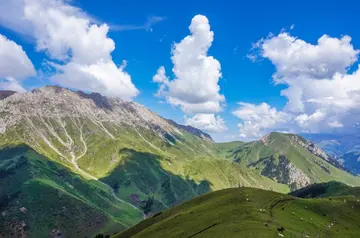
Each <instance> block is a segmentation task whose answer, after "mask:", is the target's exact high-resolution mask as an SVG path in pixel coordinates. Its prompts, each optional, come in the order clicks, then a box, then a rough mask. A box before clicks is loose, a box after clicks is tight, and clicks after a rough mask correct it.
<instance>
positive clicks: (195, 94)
mask: <svg viewBox="0 0 360 238" xmlns="http://www.w3.org/2000/svg"><path fill="white" fill-rule="evenodd" d="M189 30H190V35H188V36H186V37H185V38H184V39H182V40H181V41H180V42H179V43H175V44H174V45H173V47H172V51H171V54H172V56H171V61H172V63H173V64H174V66H173V68H172V72H173V74H174V78H173V79H170V78H169V77H168V76H166V72H165V68H164V67H163V66H161V67H160V68H159V69H158V71H157V74H156V75H155V76H154V77H153V82H155V83H158V84H159V90H158V92H157V94H156V95H157V96H160V97H165V98H166V101H167V102H168V103H170V104H172V105H175V106H179V107H180V108H181V109H182V111H184V112H185V113H186V114H195V116H194V117H193V118H192V119H189V118H188V119H187V120H186V121H187V122H188V124H191V125H193V126H197V127H199V128H200V127H202V128H211V130H212V131H216V130H218V131H221V130H223V129H224V128H225V127H224V126H223V125H222V124H223V120H222V121H221V122H220V118H219V117H216V116H215V115H214V113H218V112H220V111H221V110H222V103H223V102H224V101H225V97H224V95H221V94H220V86H219V84H218V83H219V79H220V78H221V76H222V75H221V65H220V62H219V61H218V60H217V59H215V58H214V57H212V56H209V55H208V51H209V48H210V47H211V45H212V42H213V40H214V32H213V31H211V29H210V24H209V20H208V19H207V18H206V17H205V16H203V15H196V16H194V17H193V19H192V21H191V24H190V26H189ZM205 114H207V115H206V116H205ZM205 118H206V119H207V123H206V125H205V124H204V125H200V121H201V122H202V123H204V122H205ZM199 119H201V120H199ZM215 120H218V121H217V122H215ZM214 122H215V123H214ZM214 126H217V127H218V129H214V128H213V127H214ZM207 130H209V129H207Z"/></svg>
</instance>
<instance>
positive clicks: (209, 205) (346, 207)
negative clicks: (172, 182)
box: [114, 188, 360, 238]
mask: <svg viewBox="0 0 360 238" xmlns="http://www.w3.org/2000/svg"><path fill="white" fill-rule="evenodd" d="M345 198H346V199H347V202H346V203H345V202H344V197H333V198H332V199H331V200H330V199H328V198H326V199H325V198H324V199H301V198H296V197H292V196H289V195H283V194H279V193H275V192H270V191H265V190H259V189H254V188H237V189H236V188H233V189H225V190H221V191H216V192H212V193H209V194H206V195H203V196H200V197H197V198H195V199H193V200H191V201H188V202H185V203H183V204H181V205H179V206H176V207H174V208H171V209H169V210H167V211H165V212H163V213H159V214H156V215H155V216H153V217H151V218H149V219H146V220H144V221H142V222H140V223H139V224H137V225H136V226H134V227H132V228H130V229H129V230H127V231H125V232H123V233H120V234H118V235H116V236H114V237H116V238H125V237H179V238H181V237H186V238H187V237H194V236H196V237H278V230H277V229H278V228H280V227H284V228H285V231H284V233H283V234H284V236H285V237H300V235H301V234H302V236H301V237H305V235H308V236H310V237H317V235H318V237H327V238H328V237H359V236H360V228H359V224H358V222H359V220H360V203H359V202H357V201H356V198H353V197H349V196H347V197H345ZM247 199H248V201H247ZM260 209H265V212H261V211H260ZM331 223H333V224H334V225H333V226H330V228H329V225H330V224H331ZM266 224H267V225H266Z"/></svg>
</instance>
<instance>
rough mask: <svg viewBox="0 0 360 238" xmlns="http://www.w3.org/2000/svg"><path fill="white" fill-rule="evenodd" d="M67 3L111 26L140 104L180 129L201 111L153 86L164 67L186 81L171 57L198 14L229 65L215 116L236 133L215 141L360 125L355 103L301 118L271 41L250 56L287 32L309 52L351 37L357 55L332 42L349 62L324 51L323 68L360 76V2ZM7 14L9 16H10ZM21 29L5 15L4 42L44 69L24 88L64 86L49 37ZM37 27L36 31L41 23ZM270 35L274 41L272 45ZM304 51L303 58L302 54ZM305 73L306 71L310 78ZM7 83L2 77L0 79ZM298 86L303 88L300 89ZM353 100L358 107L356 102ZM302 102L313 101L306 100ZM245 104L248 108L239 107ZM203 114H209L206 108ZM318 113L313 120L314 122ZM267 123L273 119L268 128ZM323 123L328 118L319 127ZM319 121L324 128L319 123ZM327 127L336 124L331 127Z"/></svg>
mask: <svg viewBox="0 0 360 238" xmlns="http://www.w3.org/2000/svg"><path fill="white" fill-rule="evenodd" d="M16 1H18V2H19V4H20V5H22V4H26V3H24V1H23V0H16ZM36 1H38V2H39V4H44V5H46V4H47V3H44V2H47V1H45V0H36ZM5 2H10V1H8V0H5V1H4V3H2V4H3V5H1V4H0V13H1V12H2V11H4V9H7V10H6V11H9V9H11V7H13V6H8V5H11V4H8V5H7V3H5ZM25 2H26V0H25ZM49 2H51V0H49ZM62 4H63V5H70V6H74V7H76V8H77V9H79V11H80V12H82V13H84V14H86V18H89V19H91V23H90V24H96V25H102V24H104V23H106V24H108V25H109V26H110V30H109V31H108V33H107V37H108V38H110V39H112V40H113V41H114V43H115V45H116V48H115V49H114V51H112V52H111V58H112V61H113V62H114V63H115V64H116V65H121V63H122V61H123V60H126V61H127V65H126V68H125V71H126V72H127V73H128V74H129V75H130V76H131V81H132V83H133V85H134V86H135V87H136V89H137V90H138V91H139V94H138V95H137V96H134V97H133V100H134V101H136V102H138V103H141V104H143V105H145V106H146V107H148V108H149V109H151V110H153V111H155V112H157V113H159V114H160V115H162V116H164V117H166V118H171V119H173V120H175V121H177V122H179V123H185V122H186V121H185V119H184V116H185V115H186V116H187V117H188V118H190V117H192V116H194V115H195V114H196V113H198V111H196V112H191V113H187V112H185V111H184V110H181V108H180V107H179V106H174V105H173V104H171V103H169V102H167V101H166V99H164V98H159V97H155V96H154V95H155V94H156V92H157V90H158V87H159V85H158V84H156V83H154V82H152V78H153V76H154V75H155V74H156V72H157V70H158V68H159V67H160V66H164V68H165V69H166V73H167V75H168V77H169V78H170V79H174V78H176V75H174V74H172V73H171V69H172V68H173V67H174V64H173V62H172V61H171V58H170V57H171V47H172V45H173V44H174V43H179V42H180V41H181V40H182V39H184V37H186V36H187V35H189V34H190V32H189V29H188V27H189V25H190V23H191V20H192V18H193V17H194V16H196V15H198V14H201V15H203V16H205V17H206V18H207V19H208V21H209V25H210V28H211V31H213V32H214V38H213V41H212V45H211V47H210V48H209V49H208V51H207V56H213V57H214V58H215V59H216V60H217V61H218V62H219V63H220V64H221V73H222V78H220V79H219V82H218V85H219V87H220V91H219V94H221V95H224V96H225V100H224V101H222V102H221V103H222V111H220V112H218V111H211V113H212V114H215V115H216V116H220V117H221V118H222V119H223V120H224V121H225V126H226V128H227V130H221V132H212V131H211V130H210V134H211V135H212V136H213V137H214V138H215V139H216V140H218V141H227V140H234V139H252V138H255V137H258V136H261V135H262V134H264V133H266V132H268V131H271V130H279V131H290V132H310V133H311V132H314V133H320V132H331V133H343V132H348V131H349V129H348V128H350V127H351V128H353V127H352V126H353V125H354V123H356V121H347V120H345V119H344V118H346V117H348V116H349V115H357V114H358V112H357V111H356V110H355V109H353V108H355V106H354V105H352V107H351V109H349V107H350V106H348V104H346V105H347V106H346V110H347V112H346V114H341V116H334V115H339V112H340V111H341V112H343V111H344V109H343V107H342V108H340V109H339V110H338V111H333V110H330V109H327V110H325V109H324V108H325V107H324V105H325V104H324V103H323V104H321V105H322V106H321V105H320V106H317V107H316V108H314V106H313V105H311V106H308V107H305V109H303V110H302V111H296V110H293V109H294V108H293V107H292V108H291V107H290V106H289V107H288V108H285V109H284V107H285V106H286V104H287V102H289V101H292V99H291V98H289V97H285V96H282V95H281V91H282V90H284V89H286V88H289V85H294V83H293V82H294V81H291V80H293V74H290V73H289V72H285V73H284V72H282V71H281V70H279V67H280V65H283V62H282V61H281V62H280V63H279V61H277V59H276V57H275V56H274V54H272V55H270V53H269V55H270V56H269V55H266V54H265V53H266V52H265V50H264V49H265V48H264V46H266V43H270V42H266V41H263V42H259V43H260V45H259V46H258V47H257V49H256V53H254V54H256V56H257V60H256V62H253V61H252V60H250V59H249V58H248V57H247V55H249V54H251V53H252V52H251V48H252V43H256V42H258V41H259V40H260V39H262V38H265V39H271V38H272V39H275V38H276V37H278V36H279V35H278V34H279V33H281V32H286V34H287V35H288V36H292V37H294V39H301V40H303V41H304V42H306V44H309V45H315V46H316V45H317V44H318V43H317V41H318V39H319V38H320V37H321V36H322V35H324V34H326V35H328V36H329V37H332V38H336V39H341V37H342V36H344V35H347V36H350V37H351V38H352V40H351V43H347V44H348V45H350V46H351V47H350V48H353V50H352V51H351V49H350V51H351V52H350V53H348V54H345V53H344V52H349V49H348V48H347V49H340V50H334V51H332V49H331V47H336V46H333V45H331V44H330V43H329V44H330V46H329V47H330V48H327V47H324V49H328V51H327V52H335V53H334V56H335V57H338V58H339V59H344V61H345V63H343V62H342V61H341V62H338V61H336V62H332V61H331V62H328V61H324V58H326V54H327V53H324V52H325V50H324V51H321V52H320V53H316V54H318V55H319V57H317V58H316V60H318V61H319V62H320V63H321V64H322V65H324V67H325V68H326V70H327V71H332V68H334V73H333V74H332V75H324V76H323V78H321V79H325V78H326V79H329V80H334V79H333V77H334V75H335V73H341V74H344V75H346V74H351V73H352V72H353V71H354V72H355V71H356V70H357V63H356V60H357V56H358V55H357V52H356V50H357V49H358V48H359V47H360V32H359V30H358V27H357V21H356V20H357V19H358V9H359V5H358V4H357V3H355V1H349V2H346V1H341V3H340V2H339V1H301V2H300V1H299V2H298V3H292V4H291V5H290V4H289V2H288V1H265V0H264V1H256V3H255V2H254V1H181V2H176V3H173V2H172V1H144V0H143V1H115V0H104V1H101V3H100V1H94V0H92V1H82V0H73V1H66V2H63V3H62ZM1 8H3V9H2V10H1ZM5 17H6V16H5ZM151 19H153V20H154V19H158V21H157V22H153V24H150V23H151ZM12 21H16V20H11V21H10V23H9V22H8V21H7V20H6V19H4V17H3V18H2V19H1V18H0V25H1V27H0V34H1V35H3V36H5V37H6V38H7V39H8V40H11V41H14V42H16V44H18V45H20V46H21V47H22V48H23V50H24V52H25V53H26V54H27V56H28V58H29V59H30V60H31V62H32V64H33V66H34V68H35V70H36V74H29V75H30V76H29V77H27V78H26V79H22V80H21V85H22V87H23V88H25V89H27V90H29V89H31V88H33V87H38V86H42V85H45V84H59V83H58V82H59V81H56V83H54V81H53V80H51V79H50V76H49V75H48V74H47V75H42V73H39V72H42V71H46V70H44V62H45V61H46V60H49V58H51V57H50V56H49V53H48V52H47V51H46V50H39V49H38V48H37V47H36V40H38V39H39V36H34V35H33V34H32V33H31V32H30V33H29V32H26V30H23V29H18V28H17V25H16V24H15V23H16V22H15V23H14V22H12ZM149 21H150V22H149ZM34 22H35V20H34ZM32 24H35V23H33V22H32ZM270 32H272V33H273V34H274V36H271V37H269V38H266V37H267V36H268V35H269V33H270ZM69 34H71V32H69ZM37 37H38V38H37ZM339 44H342V43H339ZM344 44H345V43H344ZM72 50H74V49H72ZM276 50H278V52H280V54H281V53H284V52H285V51H286V49H282V48H279V49H276ZM258 51H259V52H260V53H258ZM264 52H265V53H264ZM295 53H299V55H300V54H302V53H301V51H300V50H297V51H295ZM304 54H305V55H309V54H310V53H309V52H305V53H304ZM302 55H303V54H302ZM354 57H355V58H356V60H354ZM347 59H348V60H347ZM290 60H291V59H290ZM305 61H306V62H305V63H304V65H317V64H318V63H317V62H315V60H313V61H310V60H308V59H306V60H305ZM303 62H304V60H299V62H298V64H300V65H302V63H303ZM309 62H310V63H309ZM295 63H297V62H295ZM295 63H294V64H295ZM320 63H319V64H320ZM61 64H64V62H62V63H61ZM292 65H293V64H292ZM339 65H340V66H339ZM342 66H344V67H345V68H346V69H345V68H344V67H342ZM348 68H350V70H348ZM0 69H1V67H0ZM303 71H306V70H303ZM303 71H301V72H302V73H303ZM275 72H278V73H279V72H280V74H282V76H281V77H282V78H285V79H284V82H285V83H284V82H283V83H280V84H278V85H275V83H274V79H273V77H272V75H273V74H274V73H275ZM47 73H49V72H47ZM292 73H293V71H292ZM1 75H2V74H1V72H0V77H1ZM4 75H5V74H4ZM10 76H11V75H10ZM290 78H291V79H290ZM303 78H308V74H306V77H305V76H303V77H301V79H299V80H302V79H303ZM316 79H318V77H317V76H316V77H315V76H314V79H313V81H311V82H314V85H317V81H316ZM296 80H297V79H296ZM304 80H305V79H304ZM297 82H298V81H297ZM0 85H1V84H0ZM65 86H66V85H65ZM292 87H294V88H295V86H292ZM319 87H321V86H319ZM74 88H76V87H74ZM296 88H301V90H302V92H303V94H304V95H305V94H306V95H310V91H309V90H310V89H305V86H300V85H296ZM306 90H307V91H306ZM344 90H345V91H344V92H345V93H347V92H348V91H346V89H344ZM290 93H291V92H290ZM324 94H325V92H324ZM314 98H315V96H314V95H311V97H310V96H309V97H308V98H307V101H311V100H314ZM339 98H341V99H344V96H343V95H341V96H339ZM348 99H349V100H350V102H354V104H356V103H355V101H356V99H355V98H351V97H350V98H348ZM302 100H303V102H305V101H306V100H305V98H302ZM339 100H340V99H339ZM339 100H338V101H339ZM344 100H345V99H344ZM307 101H306V102H307ZM237 102H245V103H248V104H247V105H245V106H244V105H243V106H240V107H239V105H238V104H237ZM261 103H266V105H267V106H268V107H267V106H264V107H261V108H260V106H259V105H261ZM289 108H291V109H289ZM307 108H308V109H307ZM323 109H324V110H323ZM274 110H276V111H274ZM234 111H238V113H234ZM294 111H296V112H294ZM199 112H200V113H201V110H200V111H199ZM257 113H258V115H259V116H258V117H260V119H259V118H258V117H256V118H254V117H252V116H249V114H250V115H255V114H257ZM312 115H313V117H311V116H312ZM319 115H320V116H319ZM262 117H263V118H265V119H268V120H270V121H269V122H268V123H265V125H264V124H263V122H262V120H261V118H262ZM319 117H321V118H322V119H321V120H320V119H316V118H319ZM325 117H326V118H330V117H331V118H332V119H331V120H332V121H326V122H324V120H325V119H323V118H325ZM314 118H315V119H316V120H313V119H314ZM291 120H292V121H294V120H295V121H296V122H297V124H296V125H295V124H291V123H289V121H291ZM311 120H313V121H311ZM246 121H248V122H249V123H250V124H251V125H255V124H259V126H256V128H255V129H254V127H252V126H250V127H249V126H246V125H245V124H246V123H245V122H246ZM259 121H260V122H259ZM188 122H189V121H188ZM238 123H243V125H244V127H240V128H239V127H238V126H237V124H238ZM323 123H327V124H329V125H330V126H328V127H322V126H321V124H323ZM310 124H311V125H310ZM341 125H342V126H341ZM245 127H246V128H245ZM259 128H260V129H259ZM254 130H255V131H254ZM242 131H243V132H244V133H242ZM245 132H246V133H245Z"/></svg>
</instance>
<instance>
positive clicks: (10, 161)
mask: <svg viewBox="0 0 360 238" xmlns="http://www.w3.org/2000/svg"><path fill="white" fill-rule="evenodd" d="M0 178H1V181H0V212H1V220H0V231H1V232H2V233H0V237H1V236H4V237H7V236H10V237H15V236H16V237H85V236H87V237H92V236H94V235H96V234H98V233H106V234H112V233H114V232H119V231H121V230H125V229H127V228H130V227H132V226H134V225H135V224H137V223H138V222H140V221H141V220H143V219H144V218H147V217H151V216H153V215H154V214H158V213H159V212H161V211H163V210H165V209H168V208H171V207H173V206H176V205H178V204H180V203H183V202H185V201H187V200H189V199H191V198H194V197H197V196H199V195H202V194H205V193H208V192H211V191H216V190H221V189H225V188H234V187H243V186H246V187H253V188H259V189H264V190H272V191H273V192H274V193H275V192H278V193H288V192H290V191H295V190H298V189H301V188H304V187H307V186H309V185H311V184H314V183H321V182H328V181H332V180H336V181H339V182H342V183H344V184H347V185H349V186H360V179H359V178H358V177H356V176H354V175H353V174H351V173H349V172H348V170H347V169H346V168H345V167H344V166H343V163H341V161H339V159H338V158H337V157H336V156H334V155H333V154H329V153H326V152H325V151H324V150H322V149H321V147H320V146H318V145H316V143H312V142H311V141H309V140H307V139H304V137H302V136H299V135H295V134H282V133H270V134H268V135H266V136H264V137H262V138H261V139H259V140H257V141H253V142H237V141H236V142H229V143H215V142H214V141H213V139H212V138H211V136H210V135H208V134H207V133H204V132H202V131H201V130H198V129H196V128H193V127H191V126H184V125H179V124H177V123H176V122H174V121H171V120H167V119H164V118H162V117H161V116H159V115H157V114H156V113H154V112H152V111H150V110H148V109H146V108H145V107H144V106H142V105H139V104H137V103H135V102H127V101H123V100H121V99H119V98H111V97H104V96H102V95H100V94H97V93H84V92H81V91H72V90H69V89H66V88H61V87H55V86H48V87H43V88H38V89H34V90H33V91H31V92H26V93H15V92H11V91H2V92H0ZM269 194H273V193H269Z"/></svg>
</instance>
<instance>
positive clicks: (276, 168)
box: [250, 155, 311, 191]
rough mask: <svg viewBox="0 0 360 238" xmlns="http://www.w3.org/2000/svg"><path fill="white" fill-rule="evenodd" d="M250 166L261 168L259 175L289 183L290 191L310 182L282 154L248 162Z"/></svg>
mask: <svg viewBox="0 0 360 238" xmlns="http://www.w3.org/2000/svg"><path fill="white" fill-rule="evenodd" d="M250 167H258V168H263V169H262V171H261V175H263V176H266V177H268V178H271V179H273V180H275V181H277V182H278V183H282V184H287V185H289V187H290V189H291V190H292V191H294V190H297V189H299V188H303V187H306V186H308V185H310V184H311V180H310V178H309V177H308V176H307V175H306V174H305V173H304V172H303V171H301V170H300V169H299V168H297V167H296V166H295V165H294V164H293V163H291V162H290V161H289V159H288V158H286V156H284V155H279V156H271V157H269V158H264V159H261V160H259V161H257V162H255V163H253V164H250Z"/></svg>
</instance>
